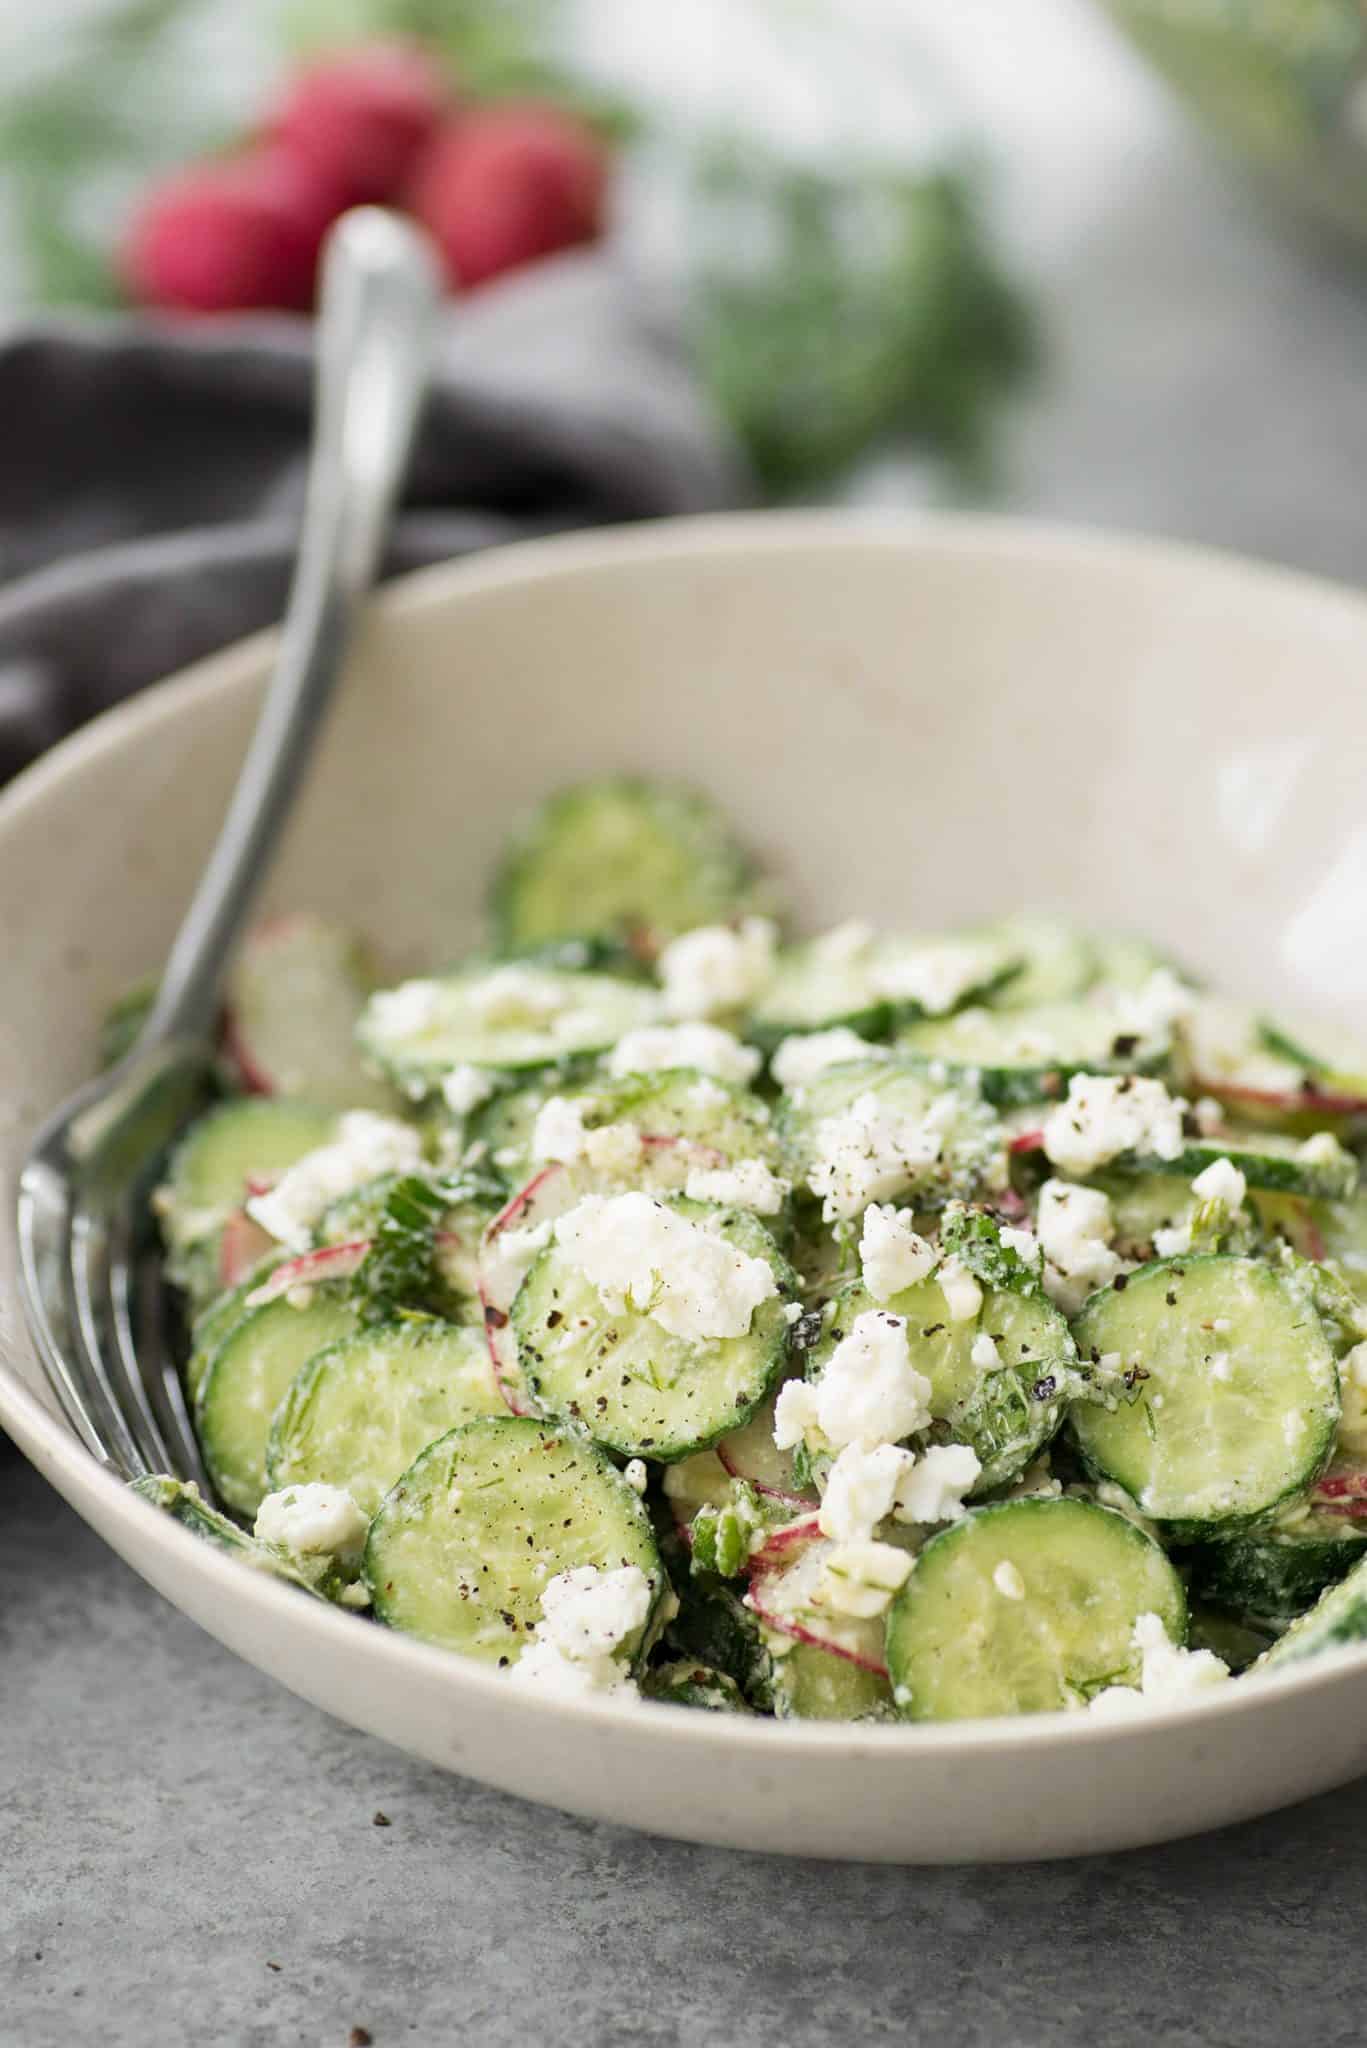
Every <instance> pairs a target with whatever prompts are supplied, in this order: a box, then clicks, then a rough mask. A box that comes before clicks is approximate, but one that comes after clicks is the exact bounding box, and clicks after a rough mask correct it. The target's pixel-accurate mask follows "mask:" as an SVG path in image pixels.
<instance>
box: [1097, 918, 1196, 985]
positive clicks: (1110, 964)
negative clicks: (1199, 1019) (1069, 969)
mask: <svg viewBox="0 0 1367 2048" xmlns="http://www.w3.org/2000/svg"><path fill="white" fill-rule="evenodd" d="M1091 943H1092V952H1093V955H1094V956H1095V961H1096V982H1097V985H1098V986H1099V987H1103V988H1110V989H1138V988H1143V986H1144V984H1145V982H1146V981H1148V980H1149V979H1150V977H1151V976H1152V975H1155V974H1157V973H1158V971H1159V969H1160V968H1164V967H1166V968H1168V969H1170V971H1171V972H1172V973H1174V974H1176V975H1177V976H1178V978H1179V979H1180V980H1183V981H1186V980H1187V979H1188V978H1189V977H1188V976H1187V975H1186V974H1185V973H1184V972H1183V970H1182V969H1181V968H1180V967H1179V966H1178V965H1177V962H1176V961H1175V960H1174V959H1173V957H1172V955H1171V954H1170V953H1160V952H1159V950H1158V948H1157V946H1155V945H1153V944H1151V943H1150V941H1149V940H1148V939H1141V938H1136V937H1134V936H1133V934H1129V933H1125V932H1103V933H1095V934H1093V937H1092V942H1091Z"/></svg>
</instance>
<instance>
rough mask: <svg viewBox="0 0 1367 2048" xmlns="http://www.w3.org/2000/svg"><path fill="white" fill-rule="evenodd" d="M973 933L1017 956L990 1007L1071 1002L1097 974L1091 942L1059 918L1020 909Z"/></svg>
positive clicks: (1083, 933) (1032, 1005)
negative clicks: (1014, 970) (1013, 971)
mask: <svg viewBox="0 0 1367 2048" xmlns="http://www.w3.org/2000/svg"><path fill="white" fill-rule="evenodd" d="M977 936H979V937H980V938H985V939H994V940H995V941H996V942H997V944H998V945H1002V946H1005V947H1006V949H1007V951H1008V952H1010V953H1014V954H1015V955H1017V956H1018V958H1019V959H1020V962H1021V966H1020V969H1019V971H1018V972H1017V973H1016V974H1013V975H1012V977H1011V979H1010V980H1009V981H1008V982H1007V983H1006V984H1005V986H1004V987H1002V988H1000V989H998V991H997V992H996V994H995V995H994V996H993V998H992V1003H993V1007H994V1008H995V1009H999V1010H1022V1009H1033V1008H1034V1007H1035V1006H1036V1005H1037V1004H1039V1003H1066V1002H1070V1001H1071V1000H1072V999H1073V997H1075V996H1080V995H1082V994H1084V993H1085V992H1086V990H1087V989H1089V988H1090V987H1091V985H1092V983H1093V982H1094V981H1095V980H1096V978H1097V951H1096V945H1095V942H1094V941H1093V940H1092V939H1091V938H1090V937H1089V936H1088V934H1087V933H1086V932H1080V931H1079V930H1078V929H1077V927H1076V926H1075V925H1071V924H1066V923H1065V922H1064V921H1063V920H1062V919H1061V918H1055V917H1034V916H1031V915H1030V914H1029V913H1028V912H1025V911H1021V912H1018V913H1017V914H1016V915H1015V916H1013V917H1003V918H999V919H998V920H997V922H996V923H995V924H990V925H985V926H983V927H982V929H981V931H980V932H979V933H978V934H977Z"/></svg>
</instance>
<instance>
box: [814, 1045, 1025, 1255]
mask: <svg viewBox="0 0 1367 2048" xmlns="http://www.w3.org/2000/svg"><path fill="white" fill-rule="evenodd" d="M866 1097H871V1098H873V1104H874V1105H875V1107H874V1111H873V1113H874V1114H875V1115H876V1117H877V1119H878V1120H879V1123H880V1125H881V1124H882V1123H884V1122H886V1123H887V1124H889V1125H905V1126H906V1127H907V1128H908V1129H912V1128H916V1127H920V1126H923V1125H925V1124H927V1122H928V1121H929V1122H933V1125H934V1129H935V1131H936V1134H937V1135H938V1138H939V1147H938V1151H937V1153H936V1156H935V1157H934V1158H933V1159H931V1160H929V1161H928V1162H926V1161H923V1160H917V1159H916V1158H914V1157H911V1158H909V1159H908V1160H907V1163H906V1170H905V1172H903V1173H897V1172H896V1171H895V1167H894V1166H891V1165H890V1167H889V1170H888V1172H887V1173H886V1174H883V1175H882V1176H881V1177H880V1178H879V1179H878V1181H877V1185H876V1187H869V1188H868V1189H867V1191H866V1188H865V1187H864V1186H861V1184H860V1177H859V1169H858V1157H859V1156H860V1155H863V1156H867V1150H868V1148H867V1147H866V1146H864V1145H862V1144H858V1143H856V1144H854V1145H853V1146H852V1148H851V1149H852V1151H853V1152H854V1154H855V1155H856V1156H855V1158H854V1159H853V1161H852V1172H851V1174H850V1175H848V1176H847V1175H844V1174H842V1173H839V1172H837V1174H836V1175H835V1176H834V1180H835V1181H836V1182H838V1183H839V1185H833V1186H832V1188H831V1190H830V1195H829V1199H831V1200H832V1201H834V1202H835V1203H836V1204H837V1206H838V1210H839V1213H840V1214H842V1215H849V1216H854V1215H857V1214H861V1213H862V1211H863V1209H864V1206H865V1204H866V1203H867V1202H871V1201H878V1202H886V1201H893V1200H898V1199H901V1198H902V1197H904V1196H915V1198H916V1200H917V1201H918V1202H919V1203H921V1204H922V1205H924V1206H926V1207H933V1206H938V1205H939V1204H941V1203H944V1202H947V1201H950V1200H951V1199H952V1198H954V1197H956V1196H957V1197H960V1198H961V1199H963V1200H966V1201H967V1200H971V1199H972V1198H973V1196H974V1195H975V1194H981V1193H991V1192H993V1191H994V1190H997V1189H1000V1188H1003V1187H1005V1185H1006V1142H1005V1134H1004V1133H1003V1130H1002V1127H1001V1124H1000V1123H999V1122H998V1120H997V1117H996V1115H995V1113H994V1111H993V1110H992V1109H991V1108H990V1107H989V1105H988V1104H987V1103H985V1102H984V1101H983V1100H982V1098H981V1096H979V1095H978V1094H977V1093H976V1092H974V1091H970V1090H969V1089H968V1088H967V1087H960V1088H955V1089H950V1090H947V1089H944V1088H937V1087H935V1086H933V1085H932V1084H931V1082H930V1081H929V1080H928V1079H927V1077H926V1076H925V1074H924V1073H922V1072H921V1071H920V1069H919V1068H918V1067H916V1066H915V1065H914V1064H913V1063H912V1062H910V1061H908V1060H899V1059H875V1060H851V1061H850V1062H849V1063H848V1064H847V1065H844V1066H839V1067H828V1068H827V1070H826V1072H825V1073H824V1074H820V1075H818V1076H817V1078H816V1080H815V1081H812V1082H810V1083H809V1084H808V1085H807V1086H806V1087H805V1088H800V1089H797V1090H795V1091H794V1092H793V1093H792V1094H791V1095H785V1096H784V1097H783V1098H782V1100H781V1101H780V1103H779V1107H778V1112H777V1119H776V1122H777V1129H778V1135H779V1142H780V1144H781V1146H782V1149H783V1156H784V1159H785V1161H786V1168H785V1170H786V1172H787V1174H788V1177H789V1179H791V1180H792V1181H793V1182H794V1183H795V1184H805V1185H806V1186H807V1187H808V1188H811V1186H812V1176H813V1173H814V1172H817V1171H818V1169H819V1168H822V1167H823V1165H824V1166H829V1165H830V1162H831V1158H832V1154H831V1150H830V1140H831V1139H832V1138H833V1137H835V1136H838V1135H839V1134H838V1132H834V1131H827V1130H824V1129H823V1126H826V1125H834V1124H835V1122H836V1120H837V1119H843V1118H846V1117H848V1116H849V1114H850V1113H851V1112H853V1111H856V1108H857V1105H859V1104H861V1103H862V1102H863V1101H864V1099H865V1098H866ZM818 1179H819V1181H821V1183H822V1185H823V1186H824V1181H825V1176H824V1174H822V1173H818ZM818 1191H819V1190H813V1192H818Z"/></svg>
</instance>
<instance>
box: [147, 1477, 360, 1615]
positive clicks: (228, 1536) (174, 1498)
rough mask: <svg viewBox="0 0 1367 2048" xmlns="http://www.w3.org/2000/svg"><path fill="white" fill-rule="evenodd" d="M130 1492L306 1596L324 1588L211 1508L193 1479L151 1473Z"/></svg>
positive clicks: (254, 1567) (184, 1527) (279, 1552)
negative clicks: (316, 1584)
mask: <svg viewBox="0 0 1367 2048" xmlns="http://www.w3.org/2000/svg"><path fill="white" fill-rule="evenodd" d="M129 1492H130V1493H135V1494H137V1496H138V1498H139V1500H145V1501H150V1502H151V1504H152V1506H153V1507H154V1508H160V1509H161V1511H162V1513H163V1514H166V1515H169V1516H170V1517H171V1520H172V1521H173V1522H179V1523H180V1525H181V1527H182V1528H183V1529H188V1530H189V1531H190V1533H191V1535H193V1536H198V1537H200V1538H201V1539H202V1540H203V1541H204V1542H205V1543H212V1544H213V1545H214V1548H215V1549H216V1550H226V1551H227V1552H228V1554H229V1556H230V1557H236V1558H239V1559H240V1560H241V1562H242V1563H243V1564H246V1565H250V1566H251V1567H252V1569H253V1570H254V1571H258V1572H269V1573H270V1575H271V1577H272V1578H276V1579H287V1580H288V1581H289V1583H290V1584H291V1585H292V1586H301V1587H302V1588H303V1590H304V1591H305V1592H306V1593H315V1592H318V1591H319V1590H320V1589H319V1588H318V1587H317V1586H315V1585H313V1584H312V1583H311V1582H310V1581H309V1580H308V1579H307V1578H305V1577H304V1576H303V1574H302V1573H301V1572H300V1571H299V1570H298V1569H297V1568H296V1565H295V1564H294V1562H292V1561H291V1560H290V1559H289V1558H287V1557H286V1556H285V1554H284V1552H283V1551H280V1550H277V1549H276V1548H275V1547H274V1545H273V1544H270V1543H258V1542H257V1540H256V1538H255V1537H254V1536H249V1535H248V1534H247V1532H246V1530H245V1529H239V1527H238V1525H237V1523H236V1522H230V1521H229V1520H228V1517H227V1516H226V1515H221V1514H219V1512H218V1510H217V1508H212V1507H210V1505H209V1503H208V1501H207V1500H205V1498H204V1496H203V1494H202V1493H201V1492H200V1490H199V1488H198V1487H197V1486H196V1485H195V1484H194V1482H193V1481H192V1480H185V1479H171V1478H168V1477H167V1476H165V1475H164V1474H162V1473H153V1474H149V1475H148V1476H147V1477H146V1478H143V1479H134V1480H132V1481H131V1482H130V1484H129Z"/></svg>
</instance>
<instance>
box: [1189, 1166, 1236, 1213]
mask: <svg viewBox="0 0 1367 2048" xmlns="http://www.w3.org/2000/svg"><path fill="white" fill-rule="evenodd" d="M1191 1191H1192V1193H1193V1194H1194V1195H1195V1196H1196V1197H1197V1198H1198V1199H1199V1200H1200V1201H1202V1202H1223V1203H1224V1205H1225V1207H1226V1208H1227V1209H1238V1208H1240V1207H1242V1205H1243V1199H1244V1196H1245V1195H1246V1194H1247V1193H1248V1182H1247V1181H1246V1180H1245V1179H1244V1177H1243V1175H1242V1174H1241V1173H1240V1171H1239V1169H1238V1167H1237V1166H1236V1165H1235V1164H1234V1162H1233V1160H1232V1159H1215V1160H1212V1162H1211V1164H1210V1165H1209V1166H1208V1167H1206V1169H1205V1171H1204V1172H1203V1173H1198V1174H1197V1176H1196V1178H1195V1180H1193V1182H1192V1184H1191Z"/></svg>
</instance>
